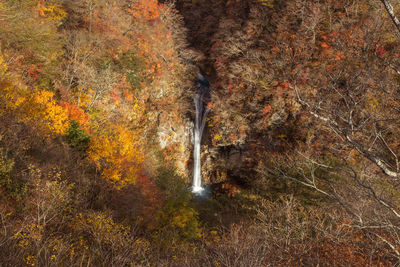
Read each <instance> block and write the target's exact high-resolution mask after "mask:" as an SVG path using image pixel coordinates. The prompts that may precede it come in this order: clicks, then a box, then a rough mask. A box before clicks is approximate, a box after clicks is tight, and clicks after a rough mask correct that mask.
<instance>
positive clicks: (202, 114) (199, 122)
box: [192, 73, 210, 193]
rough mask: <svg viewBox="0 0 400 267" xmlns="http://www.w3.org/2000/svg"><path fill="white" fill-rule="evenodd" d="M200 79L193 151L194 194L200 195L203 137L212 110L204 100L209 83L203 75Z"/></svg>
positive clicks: (201, 189) (201, 188) (196, 98)
mask: <svg viewBox="0 0 400 267" xmlns="http://www.w3.org/2000/svg"><path fill="white" fill-rule="evenodd" d="M197 76H198V78H199V90H198V91H197V93H196V95H195V97H194V105H195V108H196V117H195V121H194V128H193V131H194V150H193V159H194V167H193V187H192V192H193V193H198V192H201V191H203V187H202V186H201V138H202V136H203V131H204V127H205V125H206V117H207V114H208V112H209V111H210V109H209V108H208V107H207V105H205V103H204V98H206V97H208V94H209V86H210V84H209V83H208V81H207V80H206V79H205V78H204V77H203V75H201V74H200V73H198V74H197Z"/></svg>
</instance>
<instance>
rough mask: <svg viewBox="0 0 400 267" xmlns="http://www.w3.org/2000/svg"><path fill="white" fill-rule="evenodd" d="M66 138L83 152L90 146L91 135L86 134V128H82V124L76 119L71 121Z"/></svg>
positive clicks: (72, 145) (71, 144)
mask: <svg viewBox="0 0 400 267" xmlns="http://www.w3.org/2000/svg"><path fill="white" fill-rule="evenodd" d="M66 139H67V142H68V144H69V145H70V146H71V147H73V148H75V149H77V150H78V151H80V152H82V153H84V152H86V150H87V149H88V148H89V143H90V136H89V135H87V134H86V132H85V130H83V129H81V126H80V125H79V123H77V122H76V121H75V120H72V121H71V125H70V127H69V129H68V133H67V136H66Z"/></svg>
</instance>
